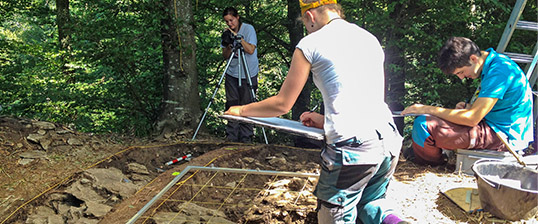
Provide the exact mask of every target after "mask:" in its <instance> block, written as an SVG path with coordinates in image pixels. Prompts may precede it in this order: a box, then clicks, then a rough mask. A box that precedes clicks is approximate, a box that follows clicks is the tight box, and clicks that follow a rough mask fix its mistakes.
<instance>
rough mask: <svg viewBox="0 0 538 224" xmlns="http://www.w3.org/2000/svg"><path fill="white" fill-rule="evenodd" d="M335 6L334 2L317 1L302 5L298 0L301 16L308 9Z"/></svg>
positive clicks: (332, 0)
mask: <svg viewBox="0 0 538 224" xmlns="http://www.w3.org/2000/svg"><path fill="white" fill-rule="evenodd" d="M328 4H336V0H319V1H315V2H311V3H304V2H303V0H299V5H300V6H301V16H302V15H304V13H305V12H306V11H307V10H309V9H314V8H317V7H320V6H322V5H328Z"/></svg>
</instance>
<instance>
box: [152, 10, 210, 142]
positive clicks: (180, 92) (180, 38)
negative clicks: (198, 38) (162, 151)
mask: <svg viewBox="0 0 538 224" xmlns="http://www.w3.org/2000/svg"><path fill="white" fill-rule="evenodd" d="M174 4H175V5H174ZM165 7H166V8H164V9H163V10H162V12H163V13H166V16H165V18H164V19H162V21H161V24H162V28H161V38H162V49H163V65H164V79H163V80H164V82H163V84H164V88H163V91H164V92H163V102H162V106H161V111H160V116H159V119H158V122H157V124H156V130H157V131H158V133H159V134H161V135H165V136H166V135H167V134H169V133H174V132H181V131H184V130H189V131H192V129H193V128H194V127H195V126H196V125H197V122H198V118H199V115H200V105H199V104H200V103H199V95H198V73H197V71H196V54H195V52H196V45H195V40H194V28H193V25H192V24H193V14H192V6H191V1H190V0H177V1H172V0H167V1H166V4H165Z"/></svg>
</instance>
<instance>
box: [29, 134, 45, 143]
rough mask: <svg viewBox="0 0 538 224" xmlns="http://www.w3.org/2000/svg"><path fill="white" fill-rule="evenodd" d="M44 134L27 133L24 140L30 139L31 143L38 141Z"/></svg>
mask: <svg viewBox="0 0 538 224" xmlns="http://www.w3.org/2000/svg"><path fill="white" fill-rule="evenodd" d="M44 137H45V136H43V135H40V134H29V135H28V137H26V140H28V141H31V142H33V143H39V141H40V140H41V139H43V138H44Z"/></svg>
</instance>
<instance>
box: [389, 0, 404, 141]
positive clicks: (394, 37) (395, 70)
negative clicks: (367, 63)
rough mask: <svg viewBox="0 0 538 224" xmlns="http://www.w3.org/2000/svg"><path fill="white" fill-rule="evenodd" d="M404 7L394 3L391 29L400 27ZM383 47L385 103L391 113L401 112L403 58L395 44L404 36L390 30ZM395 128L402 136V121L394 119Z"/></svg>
mask: <svg viewBox="0 0 538 224" xmlns="http://www.w3.org/2000/svg"><path fill="white" fill-rule="evenodd" d="M403 9H404V7H403V6H402V4H401V3H396V5H395V6H394V11H393V12H391V13H390V14H389V16H390V18H391V21H393V22H394V23H395V24H394V26H393V27H400V26H399V22H402V21H403V20H404V19H405V18H403V15H405V14H404V13H403V12H402V10H403ZM386 34H387V35H386V40H387V42H386V47H385V69H386V74H385V93H386V97H385V101H386V102H387V104H388V105H389V107H390V109H391V110H392V111H402V110H403V109H404V106H403V104H402V101H403V97H404V95H405V69H404V67H405V59H404V58H403V50H402V49H400V47H398V46H397V43H398V42H399V41H401V40H402V39H404V36H403V34H402V33H401V32H399V30H398V29H391V30H390V31H388V32H387V33H386ZM394 121H395V123H396V126H397V127H398V131H399V132H400V134H403V128H404V119H403V118H396V119H395V120H394Z"/></svg>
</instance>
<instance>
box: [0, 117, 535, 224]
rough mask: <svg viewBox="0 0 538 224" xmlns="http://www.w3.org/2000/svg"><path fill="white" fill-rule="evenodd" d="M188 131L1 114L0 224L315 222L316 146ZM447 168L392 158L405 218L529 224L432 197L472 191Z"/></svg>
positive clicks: (391, 194)
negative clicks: (138, 131) (156, 134)
mask: <svg viewBox="0 0 538 224" xmlns="http://www.w3.org/2000/svg"><path fill="white" fill-rule="evenodd" d="M191 135H192V133H182V134H177V135H167V136H163V137H161V138H160V139H151V140H148V139H136V138H127V137H123V136H114V135H93V134H89V133H79V132H77V131H75V130H71V129H69V128H67V127H64V126H61V125H58V124H54V123H50V122H43V121H35V120H29V119H23V118H14V117H6V116H0V156H1V158H2V159H3V161H2V162H1V163H0V187H1V188H0V224H3V223H126V222H129V221H133V223H317V219H316V212H315V208H316V198H315V197H314V196H313V195H312V191H313V189H314V187H315V184H316V182H317V177H316V175H317V174H318V173H319V165H318V162H319V149H306V148H296V147H291V146H284V145H273V144H269V145H266V144H261V143H259V144H258V143H256V144H237V143H229V142H223V141H221V140H218V139H217V140H215V139H211V137H209V136H203V135H201V137H198V139H199V140H196V141H186V139H190V137H191ZM187 155H190V156H189V157H188V159H187V160H181V161H179V162H176V163H174V164H171V165H166V163H167V162H169V161H172V160H174V159H176V158H182V157H184V156H187ZM204 167H205V168H204ZM224 168H225V170H223V169H224ZM455 169H456V167H455V166H453V165H452V166H450V165H448V166H438V167H429V166H419V165H415V164H413V163H411V162H408V161H405V159H403V158H400V160H399V164H398V167H397V169H396V173H395V175H394V179H393V181H392V182H391V184H390V186H389V190H388V192H387V198H389V199H390V200H392V201H394V202H395V205H394V206H395V208H396V211H398V212H399V213H400V214H401V217H402V218H405V219H406V220H407V221H410V222H411V223H538V221H537V219H536V218H537V217H533V218H531V219H528V220H520V221H515V222H509V221H505V220H502V219H499V218H497V217H495V216H493V215H491V214H490V213H488V212H485V211H476V212H473V213H468V212H465V211H464V210H463V209H461V208H460V207H458V206H457V205H456V204H454V203H453V202H452V201H450V200H449V199H448V198H447V197H446V196H444V195H443V194H441V193H440V192H441V191H442V190H445V189H449V188H453V187H459V186H474V187H475V188H476V180H475V178H474V177H472V176H469V175H464V174H459V173H458V172H455ZM165 188H167V189H169V190H167V191H163V189H165ZM156 195H158V196H159V197H158V198H157V197H156ZM153 199H155V200H153ZM148 202H153V203H152V205H151V206H150V205H149V203H148ZM135 219H136V221H135Z"/></svg>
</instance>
